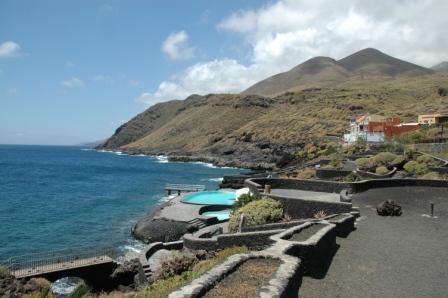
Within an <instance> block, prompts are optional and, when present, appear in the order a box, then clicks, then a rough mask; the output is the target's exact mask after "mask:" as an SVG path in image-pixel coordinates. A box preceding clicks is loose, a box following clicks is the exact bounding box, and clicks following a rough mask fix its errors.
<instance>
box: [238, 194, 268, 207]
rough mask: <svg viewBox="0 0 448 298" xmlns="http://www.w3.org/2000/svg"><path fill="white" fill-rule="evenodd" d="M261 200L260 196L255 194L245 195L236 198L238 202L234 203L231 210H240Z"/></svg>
mask: <svg viewBox="0 0 448 298" xmlns="http://www.w3.org/2000/svg"><path fill="white" fill-rule="evenodd" d="M259 199H261V196H260V195H257V194H251V193H245V194H242V195H241V196H239V197H238V200H237V201H235V204H234V205H233V209H238V208H241V207H243V206H245V205H247V204H249V203H250V202H253V201H256V200H259Z"/></svg>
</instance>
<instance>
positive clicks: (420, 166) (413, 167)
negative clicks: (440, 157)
mask: <svg viewBox="0 0 448 298" xmlns="http://www.w3.org/2000/svg"><path fill="white" fill-rule="evenodd" d="M403 168H404V169H405V170H406V172H408V173H411V174H414V175H416V176H421V175H424V174H426V173H427V172H428V167H427V165H426V164H424V163H418V162H416V161H415V160H411V161H408V162H407V163H406V164H405V165H404V166H403Z"/></svg>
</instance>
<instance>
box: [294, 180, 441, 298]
mask: <svg viewBox="0 0 448 298" xmlns="http://www.w3.org/2000/svg"><path fill="white" fill-rule="evenodd" d="M386 199H393V200H395V201H396V202H398V203H399V204H401V205H402V210H403V215H402V216H400V217H382V216H378V215H377V214H376V209H375V206H376V205H377V204H379V203H381V202H382V201H384V200H386ZM430 201H433V202H434V203H435V206H436V208H435V210H436V213H435V214H436V216H438V218H429V217H427V214H428V212H429V202H430ZM353 205H354V206H359V207H360V211H361V218H360V220H359V221H358V222H357V230H356V231H354V232H352V233H351V234H350V235H349V236H348V238H346V239H341V238H338V240H337V241H338V244H339V245H340V247H339V249H338V250H337V252H336V254H335V256H334V258H333V261H332V263H331V265H330V267H329V269H328V271H327V272H326V274H324V276H321V277H320V278H311V277H304V278H303V282H302V287H301V288H300V290H299V295H300V297H447V293H448V190H447V189H443V188H427V187H396V188H395V187H394V188H387V189H372V190H369V191H366V192H364V193H360V194H356V195H354V196H353Z"/></svg>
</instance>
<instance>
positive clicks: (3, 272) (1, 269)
mask: <svg viewBox="0 0 448 298" xmlns="http://www.w3.org/2000/svg"><path fill="white" fill-rule="evenodd" d="M10 275H11V272H10V271H9V269H8V268H6V267H5V266H0V278H4V277H7V276H10Z"/></svg>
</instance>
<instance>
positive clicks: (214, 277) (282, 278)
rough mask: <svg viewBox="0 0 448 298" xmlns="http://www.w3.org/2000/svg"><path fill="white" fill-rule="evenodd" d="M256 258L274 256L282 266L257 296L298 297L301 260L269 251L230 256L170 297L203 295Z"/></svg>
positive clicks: (189, 297) (183, 297) (180, 297)
mask: <svg viewBox="0 0 448 298" xmlns="http://www.w3.org/2000/svg"><path fill="white" fill-rule="evenodd" d="M255 258H257V259H258V258H272V259H277V260H279V261H280V262H281V263H280V266H279V267H278V269H277V271H276V272H275V273H274V276H273V277H272V278H271V279H270V281H269V282H268V283H267V284H266V285H264V286H262V287H261V288H260V291H259V293H258V295H257V296H256V297H269V298H277V297H278V298H280V297H297V296H298V287H299V284H300V280H301V278H300V277H301V275H300V273H301V270H300V265H301V262H300V260H299V259H298V258H294V257H292V256H287V255H278V254H270V253H267V252H258V253H249V254H238V255H233V256H231V257H229V258H228V259H227V260H226V261H225V262H224V263H222V264H220V265H218V266H216V267H215V268H213V269H211V270H209V271H208V272H207V273H205V274H203V275H202V276H200V277H199V278H197V279H195V280H194V281H193V282H191V283H190V284H189V285H187V286H184V287H182V288H181V289H179V290H177V291H175V292H173V293H171V294H170V295H169V296H168V297H169V298H187V297H188V298H193V297H203V296H204V295H205V294H206V293H207V291H209V290H210V289H211V288H213V287H214V286H215V285H216V284H217V283H218V282H219V281H221V280H223V279H224V278H225V277H226V276H228V275H229V274H231V273H232V272H235V271H236V270H237V269H238V267H239V266H240V265H241V264H243V263H244V262H245V261H247V260H250V259H255Z"/></svg>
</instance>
